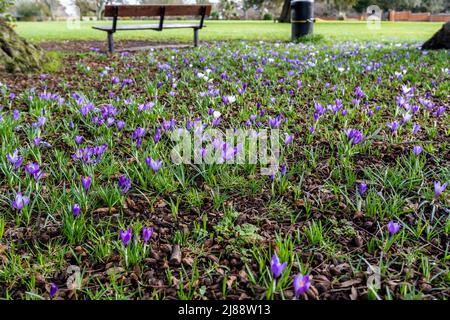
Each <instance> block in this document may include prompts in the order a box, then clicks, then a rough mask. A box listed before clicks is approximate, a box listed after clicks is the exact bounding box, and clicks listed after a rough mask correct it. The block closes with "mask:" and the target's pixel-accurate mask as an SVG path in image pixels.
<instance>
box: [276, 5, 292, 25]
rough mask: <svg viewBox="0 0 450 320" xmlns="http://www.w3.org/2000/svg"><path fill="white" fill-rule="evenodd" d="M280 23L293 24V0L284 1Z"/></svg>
mask: <svg viewBox="0 0 450 320" xmlns="http://www.w3.org/2000/svg"><path fill="white" fill-rule="evenodd" d="M278 21H279V22H291V0H284V4H283V9H282V10H281V15H280V17H279V18H278Z"/></svg>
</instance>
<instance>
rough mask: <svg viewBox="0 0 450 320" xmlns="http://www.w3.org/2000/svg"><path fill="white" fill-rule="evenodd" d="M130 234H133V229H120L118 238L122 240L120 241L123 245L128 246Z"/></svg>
mask: <svg viewBox="0 0 450 320" xmlns="http://www.w3.org/2000/svg"><path fill="white" fill-rule="evenodd" d="M132 236H133V229H131V228H128V230H126V231H122V230H120V239H121V240H122V243H123V245H124V246H125V247H126V246H128V243H130V240H131V237H132Z"/></svg>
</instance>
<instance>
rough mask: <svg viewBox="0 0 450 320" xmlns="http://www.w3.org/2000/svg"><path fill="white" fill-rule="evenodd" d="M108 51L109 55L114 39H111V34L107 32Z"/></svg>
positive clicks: (112, 50) (112, 48)
mask: <svg viewBox="0 0 450 320" xmlns="http://www.w3.org/2000/svg"><path fill="white" fill-rule="evenodd" d="M108 51H109V53H113V52H114V39H113V33H112V32H108Z"/></svg>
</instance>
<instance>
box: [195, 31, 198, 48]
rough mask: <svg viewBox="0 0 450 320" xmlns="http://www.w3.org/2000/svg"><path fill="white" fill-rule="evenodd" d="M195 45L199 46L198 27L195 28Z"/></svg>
mask: <svg viewBox="0 0 450 320" xmlns="http://www.w3.org/2000/svg"><path fill="white" fill-rule="evenodd" d="M194 47H198V29H194Z"/></svg>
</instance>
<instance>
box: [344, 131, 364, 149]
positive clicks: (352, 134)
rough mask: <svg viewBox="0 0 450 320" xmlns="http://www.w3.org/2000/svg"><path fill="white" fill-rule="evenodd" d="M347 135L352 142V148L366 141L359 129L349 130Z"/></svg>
mask: <svg viewBox="0 0 450 320" xmlns="http://www.w3.org/2000/svg"><path fill="white" fill-rule="evenodd" d="M345 134H346V135H347V138H348V141H350V142H351V144H352V146H353V145H355V144H358V143H360V142H361V141H362V140H363V139H364V136H363V134H362V133H361V132H360V131H359V130H357V129H347V130H346V131H345Z"/></svg>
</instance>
